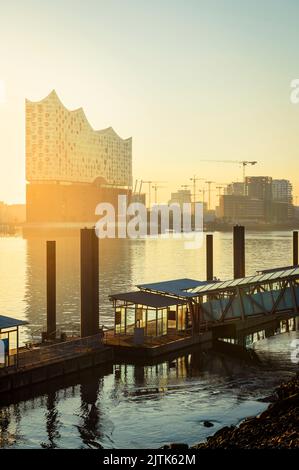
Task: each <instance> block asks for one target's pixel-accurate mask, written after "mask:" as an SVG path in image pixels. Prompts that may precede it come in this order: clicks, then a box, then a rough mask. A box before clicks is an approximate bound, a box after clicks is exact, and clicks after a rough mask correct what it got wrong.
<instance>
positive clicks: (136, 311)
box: [110, 291, 191, 336]
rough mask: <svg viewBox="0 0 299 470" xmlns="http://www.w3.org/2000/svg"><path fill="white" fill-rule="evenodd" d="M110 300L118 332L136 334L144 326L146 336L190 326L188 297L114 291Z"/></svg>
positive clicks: (115, 328) (165, 333) (117, 333)
mask: <svg viewBox="0 0 299 470" xmlns="http://www.w3.org/2000/svg"><path fill="white" fill-rule="evenodd" d="M110 300H111V301H112V302H113V308H114V333H115V334H116V335H133V334H134V332H135V330H136V329H143V333H144V336H163V335H167V334H168V333H170V332H175V331H186V330H188V329H189V328H190V327H191V325H190V315H189V311H188V305H187V302H186V300H183V299H177V298H174V297H170V296H166V295H160V294H153V293H150V292H143V291H136V292H126V293H123V294H114V295H111V296H110Z"/></svg>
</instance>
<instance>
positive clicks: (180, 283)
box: [137, 278, 211, 297]
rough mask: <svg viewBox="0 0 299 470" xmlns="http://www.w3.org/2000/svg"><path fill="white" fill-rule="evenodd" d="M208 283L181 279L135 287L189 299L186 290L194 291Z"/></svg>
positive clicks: (208, 282)
mask: <svg viewBox="0 0 299 470" xmlns="http://www.w3.org/2000/svg"><path fill="white" fill-rule="evenodd" d="M210 283H211V281H196V280H195V279H189V278H182V279H172V280H170V281H162V282H153V283H149V284H139V285H137V287H138V289H141V290H149V291H153V292H162V293H163V294H170V295H176V296H183V297H189V294H188V292H187V289H194V288H196V287H200V286H204V285H207V284H210Z"/></svg>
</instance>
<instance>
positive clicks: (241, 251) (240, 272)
mask: <svg viewBox="0 0 299 470" xmlns="http://www.w3.org/2000/svg"><path fill="white" fill-rule="evenodd" d="M233 245H234V248H233V255H234V279H239V278H241V277H245V228H244V226H243V225H235V226H234V232H233Z"/></svg>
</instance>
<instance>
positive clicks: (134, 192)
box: [133, 180, 138, 194]
mask: <svg viewBox="0 0 299 470" xmlns="http://www.w3.org/2000/svg"><path fill="white" fill-rule="evenodd" d="M137 184H138V180H135V186H134V191H133V194H136V189H137Z"/></svg>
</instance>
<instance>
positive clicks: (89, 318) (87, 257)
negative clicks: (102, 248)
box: [80, 228, 99, 337]
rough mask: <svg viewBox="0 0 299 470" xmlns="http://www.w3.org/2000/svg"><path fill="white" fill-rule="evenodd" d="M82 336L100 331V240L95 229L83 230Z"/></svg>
mask: <svg viewBox="0 0 299 470" xmlns="http://www.w3.org/2000/svg"><path fill="white" fill-rule="evenodd" d="M80 249H81V336H82V337H85V336H92V335H95V334H97V333H98V332H99V240H98V238H97V236H96V233H95V230H94V229H87V228H85V229H82V230H81V247H80Z"/></svg>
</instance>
